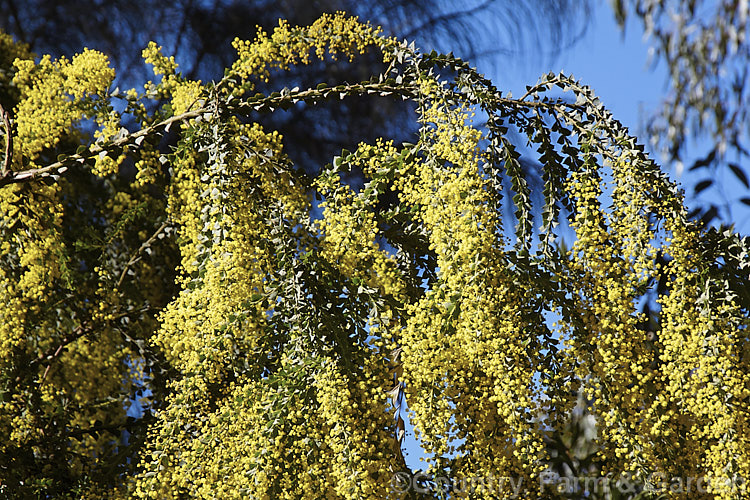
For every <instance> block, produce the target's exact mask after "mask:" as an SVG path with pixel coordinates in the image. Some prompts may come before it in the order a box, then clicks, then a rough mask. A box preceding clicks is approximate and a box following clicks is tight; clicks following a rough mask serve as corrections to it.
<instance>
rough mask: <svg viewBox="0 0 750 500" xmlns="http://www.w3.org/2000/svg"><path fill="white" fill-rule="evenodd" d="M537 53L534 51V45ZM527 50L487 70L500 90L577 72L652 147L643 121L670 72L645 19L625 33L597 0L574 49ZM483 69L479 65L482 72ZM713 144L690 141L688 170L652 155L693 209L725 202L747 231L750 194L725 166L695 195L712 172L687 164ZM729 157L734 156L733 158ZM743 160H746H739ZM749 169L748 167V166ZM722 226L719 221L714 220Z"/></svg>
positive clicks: (633, 23) (604, 1)
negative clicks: (655, 56)
mask: <svg viewBox="0 0 750 500" xmlns="http://www.w3.org/2000/svg"><path fill="white" fill-rule="evenodd" d="M529 52H532V49H531V48H530V49H529ZM532 56H533V54H526V55H525V57H523V58H522V59H523V60H524V62H523V63H517V62H513V61H510V62H511V68H510V69H507V68H506V69H505V71H502V72H499V71H497V70H495V71H487V76H488V77H490V78H491V79H492V80H493V81H494V83H495V85H497V87H498V88H500V89H504V90H506V89H507V90H511V91H512V92H513V94H514V95H522V94H523V92H524V91H525V88H524V86H525V85H529V84H532V83H534V82H536V81H537V79H538V78H539V76H540V75H541V74H543V73H545V72H549V71H553V72H560V71H563V72H565V73H566V74H568V75H571V74H572V75H573V76H575V77H576V79H578V80H580V81H581V83H583V84H585V85H588V86H589V87H591V88H592V89H593V90H594V92H595V93H596V94H597V95H598V96H599V97H600V99H601V100H602V102H603V103H604V105H605V106H606V107H607V108H609V109H610V111H612V113H613V115H614V116H615V118H617V119H618V120H620V122H621V123H623V124H624V125H625V126H627V127H628V129H629V130H630V133H631V134H633V135H635V136H636V137H638V139H639V142H640V143H641V144H644V145H645V146H646V148H647V150H649V145H648V143H647V142H648V141H647V137H646V136H645V134H644V132H643V124H644V123H645V119H646V118H648V117H649V116H650V115H651V114H652V113H654V112H655V111H656V110H657V109H659V107H660V106H661V100H662V97H663V96H664V95H666V92H667V91H668V86H667V82H668V73H667V68H666V65H665V64H663V63H659V64H656V65H655V64H653V63H652V61H650V58H649V41H648V40H644V39H643V30H642V27H641V24H640V21H639V20H637V19H630V20H629V23H628V25H627V26H626V30H625V32H624V33H623V31H622V30H621V29H620V28H619V26H618V25H617V23H616V22H615V18H614V14H613V11H612V8H611V7H610V5H609V1H608V0H598V1H597V2H596V4H595V9H594V11H593V12H592V19H591V22H590V24H589V29H588V30H587V32H586V35H585V36H584V37H583V38H582V39H581V40H579V41H578V43H576V44H575V45H573V46H572V47H568V48H564V49H562V50H561V51H560V53H559V54H558V56H557V57H556V58H555V59H554V61H553V62H552V63H550V62H549V58H543V57H541V58H534V57H532ZM545 59H546V60H545ZM481 69H482V68H481V67H480V70H481ZM710 149H711V146H710V145H709V144H708V143H707V142H706V141H705V140H703V141H701V140H700V139H699V140H697V141H693V142H692V143H691V146H690V149H689V150H688V152H689V156H688V158H687V161H686V162H685V171H682V172H678V171H676V169H675V168H673V167H671V166H669V165H665V163H664V162H663V160H662V158H660V157H659V156H657V155H654V154H652V158H654V160H656V162H657V163H659V164H661V165H662V168H663V169H664V170H665V171H666V172H667V173H668V174H669V175H670V177H671V178H672V179H673V180H676V181H677V182H678V183H680V184H681V185H682V187H683V189H685V190H686V192H687V197H686V203H687V205H688V207H689V208H691V209H692V208H697V207H698V206H700V205H701V204H702V205H704V206H705V205H707V204H708V203H711V202H713V203H714V204H718V205H725V204H726V206H727V207H728V209H729V213H728V216H729V218H730V219H731V221H733V222H734V223H735V224H736V226H735V229H736V230H737V231H738V232H740V233H742V234H748V233H750V208H749V207H747V206H745V205H742V204H741V203H740V202H739V201H738V200H739V198H741V197H747V196H750V192H748V190H746V189H745V188H744V186H743V185H742V184H740V183H739V182H738V181H737V179H736V178H735V177H734V176H733V174H731V172H730V171H729V170H728V169H726V168H723V169H720V170H719V171H718V172H717V174H716V175H717V177H716V180H717V183H715V185H714V186H713V187H711V188H709V189H707V190H705V191H704V192H702V193H701V194H700V195H699V197H698V198H695V197H693V196H692V186H694V185H695V184H696V183H697V182H698V181H700V180H703V179H705V178H707V177H708V176H709V171H706V170H705V169H701V171H697V172H695V173H691V172H688V171H687V167H688V166H690V164H691V163H692V162H693V161H695V160H696V159H697V158H699V157H702V156H705V154H706V153H707V152H708V151H709V150H710ZM728 159H729V160H730V161H734V160H735V159H734V158H732V157H729V158H728ZM738 163H740V164H741V162H738ZM746 173H748V172H747V168H746ZM714 223H716V224H718V223H719V221H714Z"/></svg>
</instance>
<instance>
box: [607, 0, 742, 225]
mask: <svg viewBox="0 0 750 500" xmlns="http://www.w3.org/2000/svg"><path fill="white" fill-rule="evenodd" d="M611 3H612V5H613V8H614V11H615V16H616V18H617V21H618V23H619V24H620V26H621V27H622V28H623V29H624V28H625V24H626V22H627V21H628V19H630V18H637V19H638V20H639V21H640V24H641V26H642V28H643V31H644V36H646V37H647V38H648V40H649V41H650V45H651V48H650V51H651V52H652V53H653V55H654V56H655V58H656V61H660V62H661V61H663V62H664V63H665V64H666V66H667V69H668V74H669V76H668V89H667V92H666V95H665V97H664V99H663V101H662V104H661V109H659V110H657V111H656V112H655V113H654V114H653V115H652V116H651V117H650V118H649V119H648V121H647V129H648V130H647V131H648V133H649V135H650V137H651V142H652V144H653V146H654V147H655V148H656V149H658V150H659V151H660V152H662V153H664V154H665V155H666V157H667V158H669V159H670V160H672V161H674V162H675V165H676V166H677V170H678V172H679V171H680V170H681V165H682V163H683V162H689V163H691V165H692V166H690V167H689V170H692V171H698V173H702V178H698V179H697V182H696V183H695V185H694V187H693V193H694V194H695V195H698V194H700V193H701V192H703V191H706V190H707V189H708V188H710V187H712V186H715V185H716V177H717V172H716V170H715V169H716V167H717V166H721V167H724V168H728V169H729V170H730V171H731V177H730V178H732V179H733V180H734V179H736V180H738V181H739V183H740V184H742V185H743V186H744V188H745V189H750V183H749V182H748V178H747V175H746V174H745V172H746V170H747V163H748V159H750V153H749V152H748V146H749V144H748V142H749V140H750V137H749V136H748V132H750V106H749V105H750V97H749V94H748V91H750V88H748V87H749V86H750V82H749V81H748V68H749V67H750V65H749V64H748V63H749V62H750V44H749V43H748V40H747V35H748V22H749V19H750V18H749V15H750V6H749V5H748V2H747V1H746V0H711V1H707V0H611ZM693 141H694V142H693ZM691 142H692V143H693V144H692V146H693V147H690V146H691ZM705 142H708V144H709V146H708V148H707V149H708V152H707V153H705V152H703V153H702V154H700V155H697V153H696V151H695V144H696V143H698V144H704V143H705ZM696 156H701V158H699V159H698V160H694V158H695V157H696ZM727 174H728V175H729V172H727ZM706 194H714V195H715V194H722V192H721V190H719V191H717V192H714V191H706ZM733 201H736V200H732V199H729V198H728V199H725V200H723V202H720V201H717V200H716V199H715V198H712V199H711V201H710V202H709V203H708V204H707V205H706V206H704V207H702V210H701V212H702V214H703V217H702V218H703V219H704V220H705V221H709V220H710V219H713V218H715V217H717V216H720V217H722V218H723V219H724V220H725V221H727V220H729V219H731V216H732V214H731V207H730V206H731V203H732V202H733ZM739 201H740V202H742V203H743V204H745V205H750V198H747V197H741V198H740V199H739Z"/></svg>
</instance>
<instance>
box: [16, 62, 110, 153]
mask: <svg viewBox="0 0 750 500" xmlns="http://www.w3.org/2000/svg"><path fill="white" fill-rule="evenodd" d="M15 68H16V74H15V76H14V77H13V82H14V83H15V84H16V85H17V86H18V88H19V89H20V91H21V97H22V99H21V101H20V102H19V103H18V105H17V106H16V128H17V134H18V137H17V139H16V145H17V149H18V151H17V153H19V157H20V155H23V156H24V157H26V158H28V159H29V161H31V162H32V163H33V161H34V160H35V159H36V158H37V156H38V155H39V154H40V153H41V152H42V151H43V150H44V149H49V148H53V147H55V146H56V145H57V144H58V143H59V142H60V140H61V139H62V138H63V136H64V135H65V134H68V133H70V132H71V131H72V126H73V125H74V124H75V123H76V122H77V121H79V120H81V119H82V118H90V117H94V116H98V115H102V113H104V115H102V117H101V118H100V119H101V120H102V122H107V121H108V120H107V118H106V117H108V116H109V111H108V110H106V109H104V108H102V109H99V108H101V106H97V103H99V102H102V101H101V98H103V97H104V96H106V94H107V91H108V89H109V87H110V85H111V84H112V80H113V79H114V77H115V72H114V70H113V69H112V68H111V67H110V66H109V60H108V59H107V57H106V56H105V55H103V54H101V53H100V52H96V51H93V50H88V49H87V50H84V51H83V52H82V53H81V54H78V55H76V56H75V57H73V60H72V61H68V59H67V58H65V57H62V58H60V59H59V60H56V61H53V60H52V59H51V58H50V56H44V57H42V59H41V60H40V61H39V62H38V63H37V64H35V63H34V62H33V61H31V60H22V59H18V60H16V62H15ZM95 96H98V97H99V98H100V99H99V100H97V99H95ZM110 127H111V125H110Z"/></svg>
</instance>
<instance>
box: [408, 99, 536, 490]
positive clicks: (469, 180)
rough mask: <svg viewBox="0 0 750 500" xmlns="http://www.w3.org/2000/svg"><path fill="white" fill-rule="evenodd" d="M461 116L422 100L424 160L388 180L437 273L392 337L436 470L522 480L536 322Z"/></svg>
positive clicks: (530, 438) (532, 459)
mask: <svg viewBox="0 0 750 500" xmlns="http://www.w3.org/2000/svg"><path fill="white" fill-rule="evenodd" d="M423 88H424V89H427V91H428V95H434V94H435V93H439V91H440V89H439V88H438V87H437V86H436V85H434V84H433V85H424V86H423ZM471 116H472V115H471V112H470V111H469V110H467V109H464V108H462V107H456V108H452V107H449V106H447V105H445V104H444V103H442V102H440V101H439V100H435V101H433V102H431V103H430V104H429V105H426V106H424V107H423V115H422V121H423V122H424V123H426V124H431V125H430V126H429V128H428V129H427V132H423V133H426V134H427V135H426V137H425V139H424V140H425V141H427V143H428V144H429V149H427V150H426V151H427V157H426V158H424V159H422V160H421V161H419V162H417V163H415V164H414V165H411V166H406V167H405V169H404V171H402V172H400V174H401V177H400V178H398V179H397V180H396V181H395V183H394V184H395V186H396V188H397V189H398V190H399V191H400V197H401V199H402V201H403V202H404V203H406V204H407V206H414V207H416V208H417V209H418V211H417V214H418V215H417V216H418V218H419V220H420V222H421V223H422V224H423V226H424V228H425V231H426V232H427V234H428V235H429V241H430V250H431V251H433V252H435V254H436V256H437V267H438V269H439V274H438V282H437V283H436V284H435V285H434V286H433V287H432V288H431V289H430V290H428V291H427V293H426V294H425V295H424V297H423V298H422V299H421V300H420V301H419V302H418V303H416V304H414V305H412V306H410V307H409V308H408V310H407V318H408V320H407V323H406V327H405V329H404V330H403V331H402V332H401V335H400V339H399V340H400V343H401V345H402V346H403V352H402V363H403V377H404V383H405V384H406V395H407V400H408V402H409V408H410V410H411V411H412V413H413V416H412V422H413V423H414V425H415V427H416V430H417V432H418V433H419V437H420V440H421V442H422V445H423V447H424V448H425V449H426V450H427V452H428V453H430V454H431V455H432V458H431V460H432V461H433V465H434V466H436V467H440V466H444V465H446V464H447V461H451V463H452V466H451V467H452V468H451V470H452V471H453V473H454V474H456V477H457V478H461V477H472V476H477V475H479V476H481V475H487V476H489V475H490V474H492V475H496V476H497V475H499V476H519V475H520V476H522V477H524V478H526V479H527V480H529V479H531V478H532V477H535V475H536V474H538V473H539V472H540V470H541V469H540V468H539V465H538V464H539V460H540V459H541V458H543V456H544V444H543V442H542V438H541V435H540V434H539V432H538V426H537V424H536V423H535V422H534V421H533V419H534V418H535V416H536V413H537V411H536V410H535V407H538V404H539V403H538V401H535V400H534V396H533V395H534V393H535V382H534V375H535V372H536V370H537V365H536V363H535V360H534V357H533V354H530V352H529V351H530V350H529V349H528V343H529V342H532V343H533V340H532V339H533V338H534V335H536V329H535V328H534V327H533V326H531V324H530V322H529V323H527V321H529V316H530V314H531V313H530V311H528V310H526V311H525V310H524V307H525V305H526V304H528V303H529V299H530V297H529V296H528V292H527V291H526V290H524V285H523V284H520V283H517V282H514V281H515V280H513V279H512V278H511V275H510V274H509V273H508V272H507V267H506V266H507V264H506V262H505V259H504V253H503V248H504V246H505V240H504V238H503V236H502V235H500V234H496V233H495V231H494V228H495V227H497V220H496V217H497V216H498V214H496V213H493V211H492V210H490V209H489V204H490V199H489V194H488V189H487V186H486V180H485V178H484V177H483V174H482V173H481V172H480V169H479V164H480V161H481V158H482V155H481V152H480V149H479V146H478V144H479V141H480V140H481V139H482V135H481V133H480V132H479V131H478V130H477V129H475V128H474V127H473V126H472V125H471V123H470V120H471ZM423 130H424V129H423ZM537 320H539V319H538V318H537ZM531 484H533V481H532V482H531ZM484 493H485V494H489V495H491V493H490V492H484Z"/></svg>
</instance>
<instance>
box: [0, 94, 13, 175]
mask: <svg viewBox="0 0 750 500" xmlns="http://www.w3.org/2000/svg"><path fill="white" fill-rule="evenodd" d="M0 117H2V119H3V124H4V125H5V158H4V159H3V169H2V170H0V178H2V179H5V178H6V177H9V176H10V175H12V173H11V169H10V168H11V164H12V162H13V131H12V130H11V128H10V117H9V116H8V112H7V111H5V108H3V105H2V104H0Z"/></svg>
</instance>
